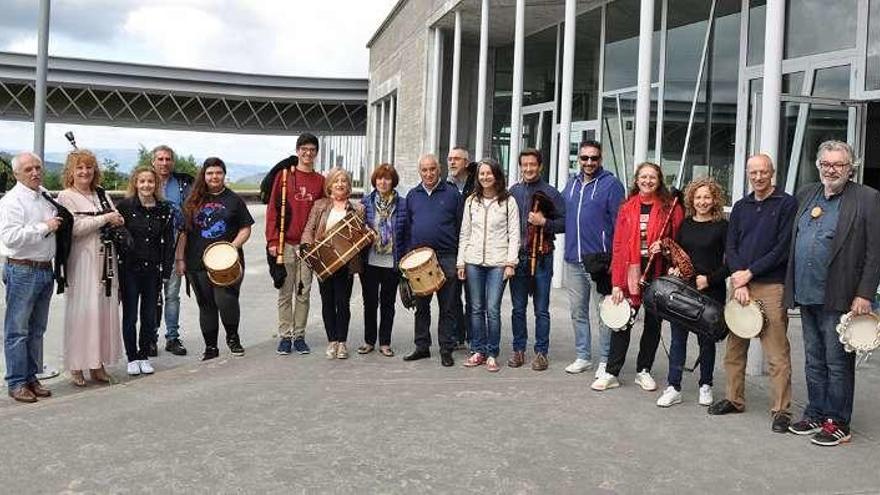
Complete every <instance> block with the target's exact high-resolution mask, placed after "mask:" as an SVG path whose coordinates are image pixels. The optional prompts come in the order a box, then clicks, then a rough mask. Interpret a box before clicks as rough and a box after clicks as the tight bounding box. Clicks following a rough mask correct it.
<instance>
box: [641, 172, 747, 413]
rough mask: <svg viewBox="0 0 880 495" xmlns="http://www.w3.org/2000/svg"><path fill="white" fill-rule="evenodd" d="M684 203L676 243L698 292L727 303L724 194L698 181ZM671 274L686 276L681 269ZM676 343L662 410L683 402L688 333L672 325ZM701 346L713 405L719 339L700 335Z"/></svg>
mask: <svg viewBox="0 0 880 495" xmlns="http://www.w3.org/2000/svg"><path fill="white" fill-rule="evenodd" d="M684 204H685V209H686V211H687V218H685V220H684V222H682V224H681V228H679V230H678V235H676V237H675V241H676V243H677V244H678V245H679V246H681V249H682V250H683V251H684V254H685V255H687V256H688V257H689V258H690V262H691V264H692V265H693V267H694V275H695V277H694V279H693V283H694V284H695V285H696V288H697V290H699V291H701V292H704V293H705V294H706V295H708V296H709V297H711V298H712V299H714V300H716V301H718V303H719V304H722V305H723V304H724V302H725V299H726V292H727V287H726V285H725V279H726V278H727V276H728V275H729V274H730V272H729V270H728V269H727V265H726V264H725V263H724V247H725V245H726V240H727V220H725V219H724V211H723V206H724V193H723V191H722V190H721V186H720V185H719V184H718V182H716V181H715V179H712V178H711V177H704V178H700V179H697V180H695V181H693V182H691V183H690V184H688V186H687V188H685V192H684ZM670 272H671V273H672V274H673V275H676V276H682V274H681V273H680V271H679V270H678V269H677V268H671V269H670ZM670 324H671V327H672V340H671V343H670V344H669V374H668V375H667V382H668V384H669V386H668V387H666V390H665V391H664V392H663V394H662V395H661V396H660V398H659V399H657V405H658V406H660V407H669V406H672V405H674V404H679V403H681V375H682V370H683V369H684V363H685V359H686V356H687V339H688V333H689V332H688V330H687V329H686V328H684V327H683V326H681V325H679V324H677V323H675V322H670ZM698 342H699V345H700V358H699V361H698V363H699V366H700V391H699V404H700V405H701V406H709V405H711V404H712V400H713V399H712V374H713V371H714V369H715V340H714V339H712V338H711V337H710V336H708V335H707V334H698Z"/></svg>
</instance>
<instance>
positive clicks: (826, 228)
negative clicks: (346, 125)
mask: <svg viewBox="0 0 880 495" xmlns="http://www.w3.org/2000/svg"><path fill="white" fill-rule="evenodd" d="M817 156H818V159H817V160H816V167H817V168H818V169H819V178H820V180H821V183H819V184H812V185H809V186H806V187H805V188H803V189H802V190H801V191H800V192H798V195H797V198H798V204H799V207H798V212H797V216H796V217H795V224H794V230H793V233H792V242H791V248H790V251H789V253H790V254H789V258H788V260H789V261H788V270H787V272H786V277H785V296H784V298H785V299H784V303H785V305H786V306H787V307H789V308H793V307H795V306H800V310H801V325H802V326H803V332H804V354H805V358H806V359H805V371H806V375H807V396H808V404H807V407H806V409H804V415H803V418H802V419H801V420H800V421H798V422H797V423H794V424H792V425H791V426H789V431H791V432H792V433H795V434H797V435H812V441H813V443H815V444H817V445H824V446H834V445H838V444H840V443H842V442H848V441H849V440H850V438H851V433H850V427H849V424H850V417H851V416H852V406H853V394H854V389H855V356H854V354H853V353H849V352H846V350H845V349H844V346H843V344H841V343H840V341H839V340H838V338H839V336H838V334H837V331H836V326H837V324H838V322H840V317H841V316H842V315H843V314H845V313H847V312H851V313H853V314H855V315H862V314H868V313H870V312H871V301H872V300H873V299H874V295H875V293H876V290H877V285H878V283H880V249H878V246H880V193H878V192H877V191H876V190H874V189H872V188H870V187H867V186H863V185H861V184H858V183H856V182H853V181H851V180H850V178H851V177H852V176H853V151H852V148H851V147H850V146H849V145H848V144H846V143H844V142H840V141H826V142H824V143H822V144H821V145H820V146H819V152H818V155H817Z"/></svg>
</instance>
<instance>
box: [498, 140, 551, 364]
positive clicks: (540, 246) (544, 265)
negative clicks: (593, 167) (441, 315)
mask: <svg viewBox="0 0 880 495" xmlns="http://www.w3.org/2000/svg"><path fill="white" fill-rule="evenodd" d="M542 168H543V163H542V161H541V152H540V151H538V150H536V149H533V148H526V149H524V150H523V151H522V153H520V154H519V170H520V175H521V176H522V181H521V182H518V183H516V184H514V185H513V186H512V187H511V188H510V195H511V196H513V198H514V199H515V200H516V205H517V207H518V208H519V219H520V228H519V230H520V235H521V239H520V246H521V247H520V251H519V264H517V267H516V272H515V273H514V276H513V278H511V279H510V301H511V303H512V304H513V315H512V316H511V318H510V320H511V326H512V327H513V355H512V356H511V357H510V359H509V360H508V361H507V365H508V366H510V367H511V368H519V367H520V366H522V365H523V364H524V363H525V351H526V344H527V343H528V338H529V336H528V330H527V325H526V307H527V306H528V303H529V295H531V296H532V297H533V300H532V303H533V304H534V308H535V357H534V359H533V360H532V369H533V370H535V371H544V370H546V369H547V366H549V362H548V360H547V351H548V350H549V348H550V283H551V281H552V280H553V247H554V246H553V241H554V239H555V238H556V234H560V233H562V232H565V202H564V201H563V200H562V195H561V194H559V191H557V190H556V189H555V188H554V187H553V186H551V185H550V184H547V183H546V182H544V179H542V178H541V169H542ZM536 195H537V196H536ZM536 197H537V198H538V201H537V208H536V207H535V204H534V203H535V198H536Z"/></svg>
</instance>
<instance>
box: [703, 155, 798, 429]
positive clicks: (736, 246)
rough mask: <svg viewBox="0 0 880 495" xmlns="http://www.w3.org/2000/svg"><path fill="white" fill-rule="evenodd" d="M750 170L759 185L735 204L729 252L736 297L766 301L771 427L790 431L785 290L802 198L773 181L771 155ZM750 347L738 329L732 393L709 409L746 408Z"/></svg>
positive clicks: (730, 357)
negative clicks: (793, 227)
mask: <svg viewBox="0 0 880 495" xmlns="http://www.w3.org/2000/svg"><path fill="white" fill-rule="evenodd" d="M746 170H747V173H748V176H749V183H750V184H751V185H752V189H753V191H752V193H751V194H749V195H748V196H746V197H745V198H743V199H741V200H740V201H737V202H736V204H735V205H733V210H732V211H731V213H730V226H729V227H728V231H727V249H726V250H725V253H724V254H725V256H726V258H727V266H728V267H729V268H730V272H731V276H730V279H731V283H732V285H733V289H734V294H733V297H734V298H735V299H736V300H737V301H739V303H740V304H742V305H746V304H748V303H749V302H750V301H751V300H752V299H756V300H758V301H760V302H761V303H762V305H763V310H764V316H765V317H766V321H765V324H764V328H763V330H762V331H761V333H760V335H759V337H760V339H761V346H762V347H763V349H764V352H765V353H766V355H767V360H768V363H769V368H770V385H771V386H770V414H771V415H772V417H773V420H772V425H771V428H772V430H773V431H775V432H777V433H785V432H787V431H788V426H789V424H790V423H791V413H789V411H788V410H789V407H791V345H790V344H789V342H788V335H787V331H788V313H787V312H786V309H785V307H784V305H783V302H782V296H783V282H784V280H785V267H786V263H787V262H788V247H789V243H790V242H791V228H792V224H793V223H794V215H795V212H796V210H797V201H796V200H795V199H794V198H793V197H792V196H791V195H790V194H786V193H785V192H783V191H781V190H779V189H777V188H776V187H775V186H774V185H773V176H774V173H775V170H774V168H773V161H772V160H771V159H770V157H769V156H767V155H764V154H759V155H755V156H752V157H751V158H749V160H748V162H747V164H746ZM748 350H749V339H745V338H742V337H739V336H737V335H735V334H733V333H731V334H730V335H729V336H728V337H727V353H726V354H725V356H724V368H725V370H726V371H727V398H726V399H723V400H720V401H718V402H716V403H714V404H712V405H711V406H710V407H709V414H715V415H720V414H728V413H734V412H742V411H743V410H745V374H746V358H747V355H748Z"/></svg>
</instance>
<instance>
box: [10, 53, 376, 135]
mask: <svg viewBox="0 0 880 495" xmlns="http://www.w3.org/2000/svg"><path fill="white" fill-rule="evenodd" d="M35 67H36V57H35V56H33V55H25V54H18V53H9V52H0V119H5V120H23V121H32V120H33V118H34V116H33V109H34V80H35V74H36V69H35ZM367 88H368V84H367V80H366V79H333V78H310V77H290V76H273V75H261V74H243V73H236V72H223V71H212V70H198V69H185V68H176V67H164V66H154V65H141V64H130V63H120V62H109V61H99V60H84V59H75V58H61V57H50V58H49V73H48V92H47V118H48V121H49V122H59V123H69V124H86V125H104V126H116V127H141V128H161V129H177V130H188V131H206V132H229V133H244V134H272V135H295V134H299V133H302V132H305V131H310V132H315V133H324V134H333V135H364V134H366V127H367V107H366V102H367Z"/></svg>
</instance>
